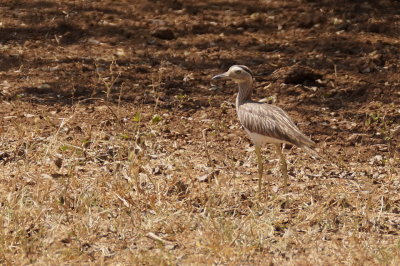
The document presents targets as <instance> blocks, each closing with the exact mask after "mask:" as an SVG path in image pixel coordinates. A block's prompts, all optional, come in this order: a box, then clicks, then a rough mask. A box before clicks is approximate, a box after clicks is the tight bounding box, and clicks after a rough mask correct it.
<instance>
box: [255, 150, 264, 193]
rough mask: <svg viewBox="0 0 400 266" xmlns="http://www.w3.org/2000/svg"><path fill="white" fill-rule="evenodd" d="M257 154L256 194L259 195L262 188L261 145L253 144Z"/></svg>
mask: <svg viewBox="0 0 400 266" xmlns="http://www.w3.org/2000/svg"><path fill="white" fill-rule="evenodd" d="M255 149H256V154H257V164H258V196H259V197H260V196H261V189H262V175H263V161H262V157H261V147H260V146H255Z"/></svg>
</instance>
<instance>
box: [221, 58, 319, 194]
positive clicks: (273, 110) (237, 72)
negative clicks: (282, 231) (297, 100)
mask: <svg viewBox="0 0 400 266" xmlns="http://www.w3.org/2000/svg"><path fill="white" fill-rule="evenodd" d="M220 78H228V79H232V80H233V81H235V82H236V83H237V84H238V85H239V93H238V95H237V97H236V112H237V115H238V118H239V121H240V123H241V124H242V126H243V127H244V129H245V130H246V132H247V133H248V134H249V136H250V138H251V139H252V141H253V142H254V144H255V147H256V153H257V159H258V170H259V192H261V180H262V172H263V166H262V160H261V147H262V146H263V145H264V144H266V143H273V144H275V146H276V147H277V152H278V154H279V156H280V160H281V170H282V175H283V177H284V185H285V186H286V185H287V178H288V176H287V165H286V160H285V158H284V155H283V153H282V150H281V144H282V143H289V144H293V145H296V146H298V147H300V148H302V149H304V150H305V151H307V152H308V153H309V154H310V155H312V156H315V157H316V156H317V153H316V152H315V151H314V149H313V148H314V147H315V143H314V142H313V141H312V140H310V139H309V138H308V137H307V136H305V135H304V134H303V133H301V131H300V130H299V129H298V127H297V126H296V125H295V124H294V122H293V121H292V119H291V118H290V117H289V115H288V114H287V113H286V112H285V111H283V110H282V109H281V108H279V107H277V106H274V105H271V104H267V103H261V102H256V101H253V100H252V99H251V93H252V89H253V88H252V85H253V74H252V72H251V70H250V69H249V68H248V67H246V66H242V65H234V66H232V67H230V68H229V70H228V71H227V72H225V73H223V74H220V75H217V76H214V77H213V79H220Z"/></svg>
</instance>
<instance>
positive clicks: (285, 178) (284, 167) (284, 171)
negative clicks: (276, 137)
mask: <svg viewBox="0 0 400 266" xmlns="http://www.w3.org/2000/svg"><path fill="white" fill-rule="evenodd" d="M275 146H276V151H277V152H278V155H279V159H280V168H281V172H282V176H283V186H284V187H286V186H287V184H288V174H287V164H286V158H285V155H284V154H283V152H282V147H281V144H275Z"/></svg>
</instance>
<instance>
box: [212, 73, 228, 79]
mask: <svg viewBox="0 0 400 266" xmlns="http://www.w3.org/2000/svg"><path fill="white" fill-rule="evenodd" d="M227 78H230V77H229V75H228V74H227V73H226V72H225V73H222V74H219V75H216V76H214V77H213V78H212V79H227Z"/></svg>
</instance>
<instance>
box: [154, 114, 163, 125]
mask: <svg viewBox="0 0 400 266" xmlns="http://www.w3.org/2000/svg"><path fill="white" fill-rule="evenodd" d="M161 120H162V117H161V116H159V115H153V118H152V119H151V122H153V124H158V122H160V121H161Z"/></svg>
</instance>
